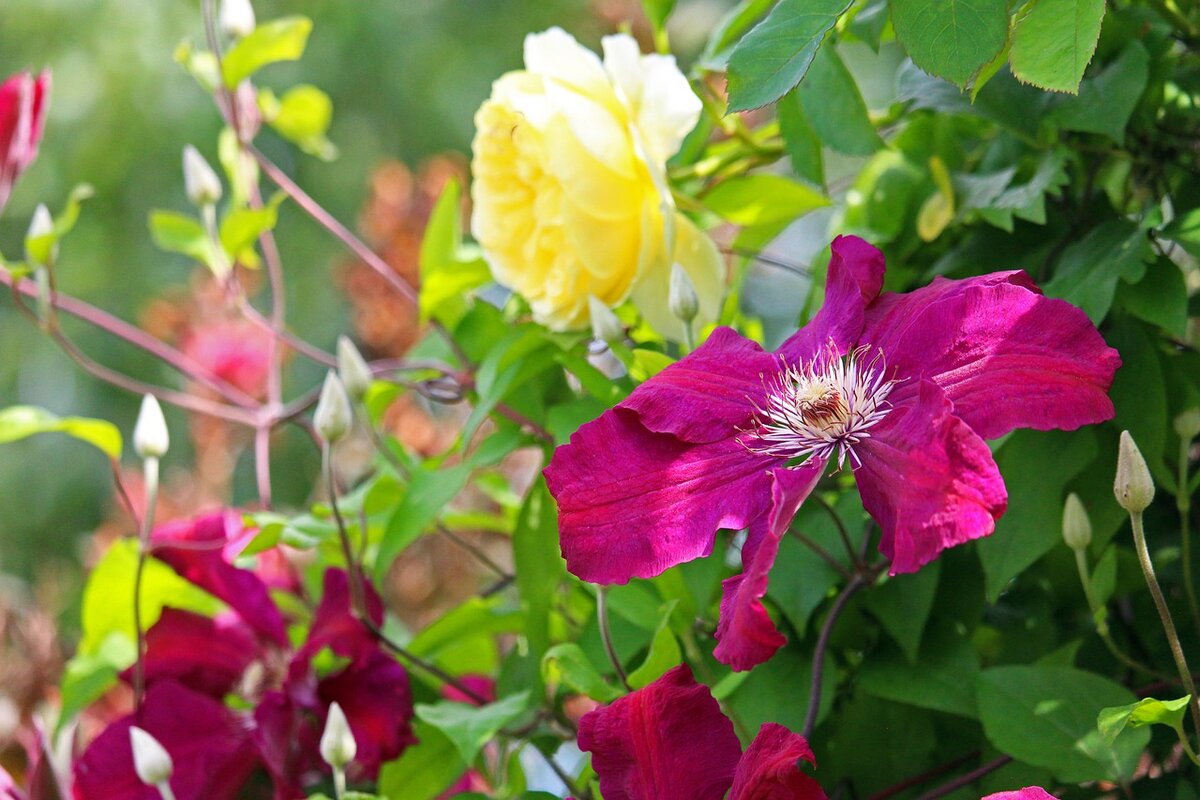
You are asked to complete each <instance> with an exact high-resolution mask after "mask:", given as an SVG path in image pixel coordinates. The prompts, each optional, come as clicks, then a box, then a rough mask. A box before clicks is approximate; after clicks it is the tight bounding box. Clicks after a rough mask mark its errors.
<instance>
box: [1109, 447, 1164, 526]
mask: <svg viewBox="0 0 1200 800" xmlns="http://www.w3.org/2000/svg"><path fill="white" fill-rule="evenodd" d="M1113 494H1115V495H1116V496H1117V504H1118V505H1120V506H1121V508H1123V509H1125V510H1126V511H1128V512H1130V513H1131V514H1137V513H1140V512H1142V511H1145V510H1146V507H1147V506H1149V505H1150V502H1151V501H1152V500H1154V479H1153V478H1151V477H1150V470H1149V468H1147V466H1146V459H1145V458H1143V457H1142V451H1141V450H1138V446H1137V444H1135V443H1134V441H1133V437H1132V436H1130V435H1129V431H1121V445H1120V452H1119V454H1118V455H1117V478H1116V480H1115V481H1114V482H1113Z"/></svg>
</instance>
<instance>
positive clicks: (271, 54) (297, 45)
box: [221, 16, 312, 89]
mask: <svg viewBox="0 0 1200 800" xmlns="http://www.w3.org/2000/svg"><path fill="white" fill-rule="evenodd" d="M311 32H312V20H310V19H309V18H308V17H301V16H293V17H283V18H282V19H276V20H272V21H271V22H267V23H264V24H262V25H259V26H258V27H257V28H255V29H254V32H253V33H251V34H250V35H249V36H247V37H245V38H244V39H240V40H239V41H238V43H237V44H235V45H234V46H233V47H231V48H229V52H228V53H226V54H225V58H224V59H223V60H222V62H221V69H222V73H223V74H222V77H223V78H224V79H225V85H226V86H227V87H229V88H230V89H234V88H237V85H238V84H239V83H241V82H242V81H244V80H245V79H246V78H249V77H250V76H251V75H253V74H254V73H256V72H258V71H259V70H260V69H262V68H263V67H265V66H267V65H268V64H275V63H278V62H280V61H296V60H297V59H299V58H300V56H302V55H304V48H305V47H306V46H307V44H308V35H309V33H311Z"/></svg>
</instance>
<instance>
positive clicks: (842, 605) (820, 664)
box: [803, 573, 870, 739]
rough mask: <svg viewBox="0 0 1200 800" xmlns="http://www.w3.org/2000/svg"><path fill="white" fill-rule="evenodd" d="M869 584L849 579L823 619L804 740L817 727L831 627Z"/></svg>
mask: <svg viewBox="0 0 1200 800" xmlns="http://www.w3.org/2000/svg"><path fill="white" fill-rule="evenodd" d="M869 584H870V578H869V577H868V576H866V575H864V574H862V573H859V574H857V575H855V576H854V577H853V578H851V579H850V582H849V583H847V584H846V587H845V588H844V589H842V591H841V593H840V594H839V595H838V596H837V598H836V599H835V600H834V601H833V606H832V607H831V608H830V609H829V614H828V615H826V617H825V623H824V624H823V625H822V626H821V633H820V635H819V636H818V637H817V646H816V649H815V650H813V662H812V684H811V685H810V687H809V691H808V711H807V712H806V713H805V715H804V728H803V736H804V738H805V739H809V738H811V737H812V732H813V728H815V727H816V726H817V713H818V712H819V711H820V709H821V679H822V677H823V673H824V672H825V651H826V650H828V649H829V637H830V636H831V635H832V634H833V626H834V625H835V624H837V621H838V617H840V616H841V615H842V612H843V611H845V610H846V604H847V603H849V602H850V598H851V597H854V595H856V594H857V593H858V592H859V591H860V590H861V589H865V588H866V587H867V586H868V585H869Z"/></svg>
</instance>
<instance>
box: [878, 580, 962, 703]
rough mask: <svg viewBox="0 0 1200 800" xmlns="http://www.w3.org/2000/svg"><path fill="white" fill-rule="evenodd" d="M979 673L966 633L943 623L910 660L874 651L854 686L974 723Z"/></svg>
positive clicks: (889, 652) (932, 632) (886, 697)
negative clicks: (976, 683)
mask: <svg viewBox="0 0 1200 800" xmlns="http://www.w3.org/2000/svg"><path fill="white" fill-rule="evenodd" d="M917 574H920V573H917ZM978 674H979V655H978V654H977V653H976V652H975V648H974V647H973V646H972V644H971V639H970V637H969V635H968V634H966V633H961V632H959V631H958V630H956V627H955V625H953V624H946V625H939V626H935V627H934V630H931V631H930V632H929V634H928V635H927V636H926V641H925V643H924V646H923V647H922V648H921V655H920V657H919V658H918V659H917V660H916V661H915V662H913V661H912V659H910V658H908V657H907V656H903V655H902V654H900V653H897V652H896V651H895V650H890V651H886V652H883V653H873V654H872V655H871V657H870V658H868V659H866V661H865V662H864V663H863V666H862V671H861V672H860V673H859V675H858V685H859V686H860V687H862V689H863V691H865V692H869V693H870V694H873V695H875V696H876V697H881V698H883V699H885V700H894V701H896V702H899V703H907V704H908V705H913V706H918V707H920V708H928V709H931V710H933V711H945V712H947V713H950V714H957V715H959V716H962V717H968V718H971V719H975V718H977V717H978V716H979V710H978V707H977V706H976V702H975V676H976V675H978Z"/></svg>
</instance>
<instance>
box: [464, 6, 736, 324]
mask: <svg viewBox="0 0 1200 800" xmlns="http://www.w3.org/2000/svg"><path fill="white" fill-rule="evenodd" d="M603 44H604V60H603V62H601V60H600V59H599V58H597V57H596V55H595V54H594V53H592V52H591V51H590V50H587V49H586V48H584V47H582V46H581V45H580V44H579V43H578V42H576V41H575V39H573V38H572V37H571V36H570V35H569V34H567V33H566V32H564V31H562V30H560V29H559V28H551V29H550V30H548V31H545V32H544V33H538V34H530V35H529V36H527V37H526V39H525V69H524V70H521V71H518V72H510V73H508V74H506V75H504V76H502V77H501V78H500V79H499V80H497V81H496V82H495V84H494V85H493V86H492V96H491V97H490V98H489V99H488V100H487V101H486V102H484V104H483V106H482V107H481V108H480V109H479V111H478V112H477V113H476V115H475V125H476V135H475V141H474V145H473V150H474V158H473V159H472V162H471V169H472V171H473V173H474V177H475V180H474V183H473V185H472V189H471V196H472V199H473V200H474V212H473V214H472V217H471V230H472V233H473V234H474V236H475V238H476V239H477V240H478V241H479V244H480V246H481V247H482V248H483V252H484V255H485V256H486V258H487V261H488V264H489V265H490V266H491V269H492V274H493V275H494V276H495V278H496V281H497V282H498V283H500V284H502V285H504V286H506V287H508V288H510V289H512V290H513V291H515V292H517V293H518V294H520V295H521V296H522V297H524V298H525V299H526V300H527V301H529V304H530V306H531V307H532V309H533V313H534V317H535V318H536V319H537V320H538V321H539V322H541V323H542V324H544V325H547V326H548V327H550V328H553V329H555V330H566V329H570V328H581V327H584V326H586V325H587V324H588V318H589V313H590V311H589V303H588V297H589V296H594V297H596V298H597V299H598V300H600V301H601V302H602V303H604V304H605V305H607V306H610V307H612V306H617V305H619V304H620V303H622V302H623V301H624V300H626V299H627V298H632V299H633V301H634V302H635V304H637V306H638V308H639V309H640V310H641V312H642V314H643V316H644V317H645V318H646V320H647V321H648V322H650V324H651V325H652V326H654V327H655V328H656V329H657V330H659V331H660V332H661V333H663V334H664V335H667V336H671V337H672V338H676V339H678V338H680V334H681V333H682V326H681V324H680V322H679V321H678V320H677V319H675V318H674V317H673V316H671V314H670V312H669V311H668V310H667V286H668V283H669V279H670V269H671V264H672V263H674V262H678V263H680V264H681V266H683V267H684V269H685V270H686V271H687V272H688V274H689V276H690V277H691V278H692V282H693V283H694V284H695V286H696V290H697V294H698V295H699V297H700V314H699V317H698V318H697V324H701V325H702V324H704V323H705V322H710V321H712V320H713V319H715V318H716V315H717V312H718V310H719V305H720V298H721V291H722V286H723V278H724V268H723V264H722V262H721V258H720V254H719V253H718V252H717V250H716V247H714V246H713V244H712V242H711V240H709V239H708V237H707V236H705V235H704V234H703V233H701V232H700V231H699V230H697V229H696V227H695V226H694V225H693V224H692V223H691V222H690V221H689V220H687V218H685V217H683V216H682V215H681V214H678V213H677V212H676V211H675V209H674V205H673V204H672V202H671V194H670V190H669V188H668V186H667V178H666V161H667V159H668V158H670V157H671V156H672V155H673V154H674V153H675V151H676V150H678V149H679V145H680V143H681V142H682V141H683V137H684V136H686V135H687V133H688V131H690V130H691V129H692V128H693V127H694V126H695V124H696V120H697V119H698V118H699V115H700V111H701V105H700V101H699V99H698V98H697V97H696V95H695V94H694V93H693V92H692V89H691V87H690V86H689V85H688V82H687V79H686V78H685V77H684V76H683V74H682V73H681V72H680V71H679V68H678V67H677V66H676V65H675V59H674V57H672V56H664V55H642V53H641V52H640V51H639V50H638V46H637V43H636V42H635V41H634V40H633V39H632V38H631V37H629V36H624V35H622V36H608V37H605V39H604V43H603ZM668 253H669V254H670V257H669V258H668Z"/></svg>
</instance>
